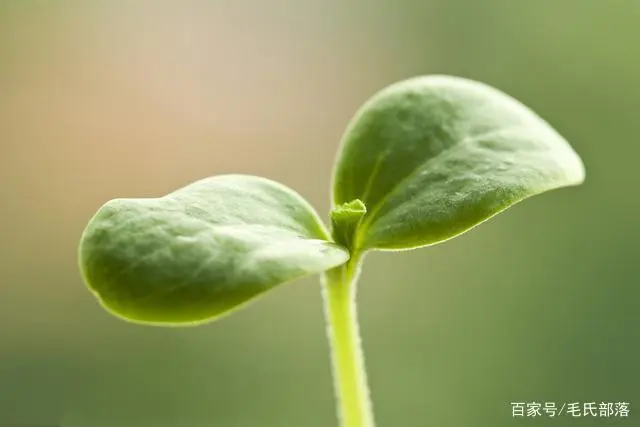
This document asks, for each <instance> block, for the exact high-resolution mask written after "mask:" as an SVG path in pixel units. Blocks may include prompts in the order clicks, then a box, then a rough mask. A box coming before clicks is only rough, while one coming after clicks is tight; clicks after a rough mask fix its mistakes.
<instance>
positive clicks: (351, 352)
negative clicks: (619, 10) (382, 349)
mask: <svg viewBox="0 0 640 427" xmlns="http://www.w3.org/2000/svg"><path fill="white" fill-rule="evenodd" d="M584 177H585V171H584V166H583V164H582V162H581V160H580V158H579V157H578V155H577V154H576V153H575V152H574V151H573V149H572V148H571V146H570V145H569V144H568V143H567V142H566V141H565V140H564V139H563V138H562V136H560V135H559V134H558V133H557V132H556V131H555V130H554V129H553V128H552V127H551V126H550V125H549V124H548V123H547V122H545V121H544V120H543V119H541V118H540V117H539V116H537V115H536V114H535V113H534V112H532V111H531V110H530V109H528V108H527V107H525V106H524V105H522V104H521V103H519V102H518V101H516V100H515V99H513V98H511V97H509V96H508V95H505V94H504V93H502V92H500V91H498V90H496V89H494V88H492V87H489V86H487V85H485V84H482V83H477V82H474V81H470V80H466V79H463V78H458V77H450V76H426V77H417V78H413V79H409V80H406V81H403V82H400V83H396V84H393V85H391V86H389V87H387V88H386V89H383V90H382V91H380V92H379V93H377V94H376V95H374V96H373V97H372V98H371V99H370V100H369V101H368V102H367V103H366V104H365V105H364V106H363V107H362V108H361V109H360V110H359V111H358V112H357V114H356V115H355V117H354V118H353V119H352V121H351V123H350V124H349V126H348V128H347V130H346V133H345V135H344V137H343V140H342V143H341V147H340V150H339V153H338V157H337V159H336V163H335V167H334V172H333V183H332V206H333V208H332V210H331V215H330V223H331V231H330V232H329V231H328V230H327V228H326V227H325V225H324V224H323V222H322V221H321V219H320V218H319V216H318V214H317V213H316V212H315V210H314V209H313V208H312V207H311V205H309V203H307V202H306V201H305V200H304V199H303V198H302V197H301V196H299V195H298V194H297V193H295V192H294V191H293V190H291V189H289V188H288V187H285V186H284V185H282V184H279V183H276V182H274V181H271V180H268V179H265V178H260V177H256V176H248V175H220V176H214V177H211V178H206V179H203V180H200V181H197V182H194V183H192V184H189V185H187V186H185V187H183V188H181V189H179V190H176V191H174V192H172V193H169V194H167V195H166V196H163V197H158V198H147V199H115V200H111V201H109V202H107V203H106V204H105V205H104V206H102V207H101V208H100V209H99V210H98V212H97V213H96V214H95V215H94V217H93V218H92V219H91V220H90V222H89V224H88V225H87V228H86V230H85V232H84V234H83V235H82V239H81V242H80V268H81V271H82V274H83V277H84V280H85V282H86V284H87V285H88V287H89V289H90V290H91V291H92V292H93V293H94V294H95V296H96V297H97V298H98V300H99V301H100V303H101V304H102V305H103V307H104V308H106V309H107V310H108V311H109V312H111V313H112V314H114V315H116V316H118V317H121V318H123V319H125V320H128V321H131V322H135V323H144V324H153V325H174V326H175V325H195V324H201V323H205V322H210V321H212V320H215V319H218V318H219V317H221V316H223V315H225V314H227V313H230V312H232V311H234V310H236V309H238V308H239V307H241V306H243V305H245V304H246V303H248V302H250V301H252V300H254V299H255V298H256V297H258V296H259V295H262V294H263V293H265V292H267V291H269V290H270V289H272V288H274V287H276V286H278V285H280V284H282V283H285V282H288V281H290V280H293V279H297V278H299V277H303V276H307V275H310V274H318V273H319V274H321V275H322V279H323V280H322V282H323V296H324V303H325V312H326V319H327V324H328V330H329V341H330V344H331V351H332V357H331V360H332V364H333V368H334V371H333V372H334V382H335V390H336V395H337V396H336V397H337V400H338V408H339V409H338V413H339V419H340V423H341V426H342V427H373V426H374V421H373V415H372V409H371V403H370V400H369V391H368V388H367V380H366V374H365V370H364V363H363V357H362V350H361V346H360V338H359V332H358V325H357V315H356V304H355V293H356V281H357V278H358V272H359V270H360V267H361V265H362V261H363V259H364V256H365V255H366V253H367V252H369V251H372V250H383V251H396V250H406V249H414V248H420V247H423V246H428V245H432V244H435V243H439V242H442V241H445V240H448V239H451V238H453V237H455V236H457V235H460V234H462V233H464V232H465V231H467V230H469V229H471V228H473V227H475V226H476V225H478V224H480V223H482V222H484V221H485V220H487V219H489V218H491V217H492V216H494V215H496V214H498V213H499V212H502V211H503V210H505V209H507V208H508V207H509V206H512V205H513V204H515V203H517V202H519V201H521V200H523V199H525V198H527V197H529V196H533V195H535V194H539V193H542V192H545V191H548V190H552V189H555V188H560V187H566V186H572V185H578V184H580V183H582V182H583V180H584Z"/></svg>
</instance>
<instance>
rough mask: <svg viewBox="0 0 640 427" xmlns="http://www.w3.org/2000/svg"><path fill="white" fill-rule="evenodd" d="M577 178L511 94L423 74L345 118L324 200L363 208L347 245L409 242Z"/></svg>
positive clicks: (568, 154) (575, 164) (566, 155)
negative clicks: (329, 192)
mask: <svg viewBox="0 0 640 427" xmlns="http://www.w3.org/2000/svg"><path fill="white" fill-rule="evenodd" d="M584 176H585V172H584V166H583V164H582V161H581V160H580V158H579V157H578V155H577V154H576V153H575V152H574V150H573V149H572V148H571V146H570V145H569V144H568V143H567V142H566V141H565V139H564V138H563V137H562V136H560V135H559V134H558V133H557V132H556V131H555V130H554V129H553V128H552V127H551V126H550V125H549V124H548V123H547V122H546V121H544V120H543V119H542V118H540V117H539V116H538V115H536V114H535V113H534V112H533V111H531V110H530V109H529V108H528V107H526V106H524V105H523V104H521V103H520V102H519V101H517V100H515V99H514V98H512V97H510V96H508V95H506V94H504V93H502V92H500V91H499V90H497V89H494V88H492V87H490V86H487V85H485V84H482V83H478V82H474V81H471V80H467V79H463V78H459V77H451V76H425V77H416V78H413V79H409V80H406V81H403V82H399V83H396V84H393V85H391V86H389V87H387V88H386V89H383V90H382V91H380V92H378V93H377V94H376V95H374V96H373V98H371V99H370V100H369V101H368V102H367V103H366V104H365V105H364V106H363V107H362V108H361V109H360V110H359V111H358V113H357V114H356V116H355V117H354V119H352V121H351V123H350V125H349V126H348V128H347V131H346V133H345V136H344V137H343V141H342V144H341V149H340V152H339V154H338V159H337V163H336V166H335V169H334V175H333V203H334V209H335V207H339V206H341V205H344V204H345V203H349V202H351V201H353V200H360V201H362V202H363V204H364V206H366V212H367V213H366V214H365V215H364V217H363V218H362V219H361V221H360V224H359V226H358V230H357V233H356V236H355V237H354V242H353V243H352V244H351V245H350V246H353V247H355V248H356V250H367V249H382V250H401V249H411V248H416V247H421V246H426V245H430V244H434V243H437V242H440V241H443V240H447V239H449V238H451V237H454V236H456V235H458V234H461V233H463V232H465V231H466V230H468V229H470V228H472V227H474V226H475V225H477V224H479V223H481V222H483V221H485V220H486V219H488V218H490V217H492V216H493V215H495V214H497V213H499V212H501V211H503V210H504V209H506V208H508V207H509V206H511V205H513V204H514V203H517V202H519V201H520V200H522V199H524V198H527V197H529V196H532V195H535V194H538V193H542V192H544V191H547V190H551V189H554V188H559V187H564V186H570V185H578V184H580V183H582V182H583V180H584Z"/></svg>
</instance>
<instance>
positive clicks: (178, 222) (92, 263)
mask: <svg viewBox="0 0 640 427" xmlns="http://www.w3.org/2000/svg"><path fill="white" fill-rule="evenodd" d="M327 238H328V236H327V232H326V230H325V228H324V226H323V225H322V223H321V221H320V220H319V219H318V216H317V214H316V213H315V211H314V210H313V208H311V206H309V204H307V202H306V201H304V199H302V198H301V197H300V196H299V195H298V194H296V193H295V192H294V191H292V190H290V189H289V188H287V187H285V186H283V185H281V184H278V183H276V182H273V181H270V180H267V179H264V178H258V177H253V176H245V175H222V176H216V177H213V178H208V179H203V180H201V181H197V182H195V183H192V184H190V185H188V186H186V187H184V188H182V189H179V190H177V191H175V192H173V193H170V194H168V195H167V196H164V197H160V198H148V199H116V200H112V201H110V202H108V203H106V204H105V205H104V206H103V207H102V208H101V209H100V210H99V211H98V212H97V214H96V215H95V216H94V217H93V219H91V221H90V223H89V225H88V226H87V228H86V230H85V232H84V234H83V236H82V241H81V243H80V267H81V270H82V273H83V276H84V278H85V281H86V283H87V285H88V286H89V288H90V289H91V290H92V291H93V292H94V293H95V295H96V296H97V297H98V299H99V300H100V302H101V303H102V304H103V306H104V307H105V308H107V309H108V310H109V311H110V312H112V313H113V314H115V315H117V316H120V317H122V318H125V319H127V320H130V321H134V322H141V323H157V324H183V323H201V322H204V321H209V320H213V319H214V318H216V317H218V316H220V315H222V314H225V313H227V312H229V311H230V310H233V309H235V308H237V307H239V306H240V305H242V304H244V303H246V302H248V301H250V300H252V299H253V298H255V297H257V296H258V295H260V294H262V293H264V292H266V291H268V290H269V289H271V288H273V287H274V286H276V285H279V284H281V283H283V282H287V281H289V280H292V279H296V278H298V277H302V276H306V275H309V274H313V273H320V272H322V271H325V270H327V269H330V268H332V267H335V266H338V265H340V264H343V263H344V262H345V261H347V260H348V258H349V255H348V253H347V251H346V250H345V249H343V248H342V247H340V246H338V245H336V244H334V243H330V242H328V241H327Z"/></svg>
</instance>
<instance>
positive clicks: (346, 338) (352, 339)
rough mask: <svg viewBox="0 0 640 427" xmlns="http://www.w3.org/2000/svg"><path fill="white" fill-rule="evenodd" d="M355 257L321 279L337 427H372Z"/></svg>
mask: <svg viewBox="0 0 640 427" xmlns="http://www.w3.org/2000/svg"><path fill="white" fill-rule="evenodd" d="M359 261H360V260H359V257H357V256H355V255H354V256H353V257H352V259H351V260H350V261H349V262H348V263H347V264H345V265H343V266H341V267H337V268H334V269H333V270H330V271H328V272H327V273H325V275H324V283H323V285H324V286H323V291H324V302H325V315H326V319H327V325H328V328H327V329H328V336H329V344H330V346H331V361H332V365H333V381H334V386H335V393H336V397H337V399H338V416H339V418H340V425H341V427H374V421H373V411H372V408H371V401H370V397H369V388H368V385H367V375H366V372H365V368H364V358H363V355H362V347H361V341H360V334H359V330H358V319H357V312H356V302H355V296H356V282H357V278H358V273H359V269H360V266H359V264H360V262H359Z"/></svg>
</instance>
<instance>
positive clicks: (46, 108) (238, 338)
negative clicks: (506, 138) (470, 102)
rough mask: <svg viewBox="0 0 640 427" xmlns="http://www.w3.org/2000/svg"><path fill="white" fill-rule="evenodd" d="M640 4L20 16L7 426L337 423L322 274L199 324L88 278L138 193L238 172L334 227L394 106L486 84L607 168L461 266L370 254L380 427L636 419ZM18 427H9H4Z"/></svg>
mask: <svg viewBox="0 0 640 427" xmlns="http://www.w3.org/2000/svg"><path fill="white" fill-rule="evenodd" d="M639 20H640V2H637V1H633V0H627V1H625V0H610V1H604V0H563V1H559V0H536V1H515V0H502V1H499V0H483V1H472V0H467V1H464V0H457V1H456V0H431V1H417V0H415V1H409V0H404V1H400V0H395V1H380V0H369V1H354V2H345V1H339V0H324V1H318V0H313V1H312V0H282V1H247V0H245V1H232V0H226V1H215V0H211V1H205V0H201V1H196V0H189V1H180V2H175V1H174V2H170V1H151V0H148V1H125V0H122V1H102V2H99V1H82V2H81V1H76V2H72V1H28V0H25V1H20V0H13V1H9V0H2V1H0V216H1V221H0V237H1V239H0V425H4V424H7V423H8V424H10V423H12V422H13V423H20V424H24V425H27V424H29V423H31V424H36V423H41V424H44V423H52V424H54V423H61V424H62V425H63V426H65V427H86V426H90V427H102V426H104V427H113V426H119V427H140V426H155V427H211V426H224V427H253V426H265V427H271V426H273V427H280V426H282V427H289V426H290V427H298V426H304V427H327V426H335V425H336V423H335V421H334V402H333V395H332V385H331V380H330V367H329V361H328V349H327V345H326V342H325V335H324V332H325V331H324V324H323V317H322V307H321V299H320V293H319V286H318V283H317V280H316V279H315V278H312V279H308V280H302V281H299V282H296V283H292V284H290V285H287V286H284V287H282V288H279V289H278V290H276V291H275V292H273V293H272V294H271V295H269V296H268V297H267V298H265V299H263V300H262V301H260V302H259V303H257V304H255V305H252V306H250V307H249V308H247V309H246V310H243V311H242V312H239V313H237V314H236V315H234V316H231V317H229V318H226V319H225V320H223V321H221V322H219V323H215V324H212V325H208V326H206V327H200V328H196V329H171V330H170V329H156V328H150V327H142V326H133V325H130V324H127V323H125V322H122V321H119V320H117V319H115V318H112V317H110V316H109V315H108V314H107V313H106V312H104V311H103V310H102V309H100V308H99V306H98V305H97V303H96V302H95V301H94V300H93V297H92V296H91V295H90V294H89V292H87V291H86V289H85V288H84V286H83V283H82V281H81V280H80V277H79V273H78V269H77V266H76V248H77V243H78V239H79V237H80V233H81V232H82V230H83V228H84V226H85V224H86V222H87V221H88V219H89V218H90V216H91V215H92V214H93V213H94V212H95V210H96V209H97V208H98V207H99V206H100V205H101V204H102V203H103V202H105V201H106V200H108V199H111V198H116V197H128V196H131V197H138V196H156V195H162V194H164V193H166V192H168V191H171V190H173V189H176V188H178V187H181V186H183V185H185V184H187V183H189V182H190V181H193V180H196V179H199V178H202V177H205V176H209V175H214V174H221V173H229V172H240V173H251V174H257V175H263V176H266V177H269V178H272V179H276V180H279V181H281V182H283V183H285V184H287V185H289V186H291V187H293V188H294V189H295V190H297V191H298V192H300V193H301V194H302V195H304V196H305V197H307V198H308V199H309V200H310V201H311V202H312V203H313V204H314V205H315V206H316V207H317V208H318V209H319V211H320V212H321V213H323V214H324V213H326V212H327V211H328V209H329V203H328V191H329V186H328V183H329V179H330V173H331V166H332V161H333V158H334V155H335V152H336V148H337V144H338V141H339V139H340V136H341V133H342V131H343V129H344V127H345V125H346V123H347V121H348V120H349V119H350V117H351V115H352V114H353V112H354V111H355V110H356V108H358V107H359V106H360V104H361V103H362V102H364V101H365V100H366V99H367V98H368V97H369V96H370V95H371V94H372V93H373V92H375V91H376V90H378V89H380V88H382V87H384V86H386V85H387V84H389V83H392V82H394V81H396V80H400V79H403V78H407V77H411V76H414V75H418V74H427V73H447V74H454V75H460V76H465V77H470V78H474V79H477V80H481V81H484V82H487V83H489V84H492V85H494V86H497V87H498V88H500V89H502V90H504V91H506V92H508V93H510V94H512V95H514V96H515V97H517V98H519V99H520V100H522V101H523V102H525V103H526V104H528V105H530V106H531V107H532V108H534V109H535V110H536V111H538V112H539V113H540V114H541V115H542V116H543V117H545V118H546V119H548V120H549V121H550V122H551V123H552V124H553V125H555V126H556V128H557V129H558V130H560V132H561V133H563V134H564V135H565V136H566V137H567V138H568V139H569V140H570V141H571V142H572V144H573V146H574V147H575V148H576V150H577V151H578V152H579V153H580V154H581V155H582V157H583V159H584V161H585V163H586V165H587V172H588V173H587V182H586V184H585V185H584V186H583V187H579V188H574V189H567V190H559V191H556V192H552V193H548V194H545V195H543V196H539V197H536V198H533V199H530V200H528V201H527V202H525V203H522V204H520V205H518V206H516V207H514V208H513V209H511V210H509V211H507V212H506V213H504V214H502V215H500V216H498V217H497V218H495V219H493V220H491V221H490V222H488V223H486V224H484V225H483V226H482V227H480V228H478V229H476V230H474V231H472V232H470V233H468V234H466V235H464V236H462V237H460V238H458V239H455V240H453V241H450V242H448V243H445V244H443V245H441V246H435V247H431V248H428V249H424V250H420V251H415V252H405V253H395V254H389V253H384V254H380V253H377V254H373V255H371V256H370V257H369V258H368V259H367V263H366V264H365V269H364V273H363V276H362V283H361V288H360V295H359V302H360V310H361V326H362V330H363V334H364V345H365V351H366V354H367V365H368V368H369V375H370V381H371V387H372V390H373V396H374V403H375V412H376V415H377V420H378V424H379V426H380V427H385V426H388V427H391V426H393V427H398V426H402V427H409V426H416V427H420V426H439V427H448V426H451V427H453V426H456V427H457V426H479V427H485V426H486V427H495V426H512V425H514V426H516V425H536V426H559V425H574V424H575V425H580V426H584V427H586V426H596V425H598V426H599V425H604V422H603V420H598V419H584V418H583V419H580V420H575V422H571V421H570V420H568V419H566V418H565V419H548V418H544V419H536V420H532V419H528V420H514V419H512V418H511V409H510V404H509V402H511V401H523V402H530V401H538V402H540V401H542V402H545V401H556V402H558V403H559V404H560V403H562V402H572V401H581V402H583V401H597V402H600V401H606V402H618V401H627V402H631V417H630V418H629V419H628V420H620V419H618V420H610V421H608V422H607V423H606V425H625V426H626V425H628V426H631V425H638V424H637V420H638V417H640V413H639V411H640V406H638V405H640V365H639V364H638V361H640V343H639V340H640V332H639V331H640V328H639V326H640V310H639V309H638V307H639V305H640V286H639V285H640V280H639V277H640V274H639V268H640V267H639V265H638V259H639V256H640V226H639V225H638V219H639V218H640V197H639V196H640V190H639V188H640V179H639V178H638V156H640V143H639V141H638V135H639V134H640V120H639V118H638V113H639V111H640V83H639V82H638V76H640V55H639V51H638V46H637V45H638V40H639V39H640V27H638V24H637V23H638V21H639ZM3 423H4V424H3Z"/></svg>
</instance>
